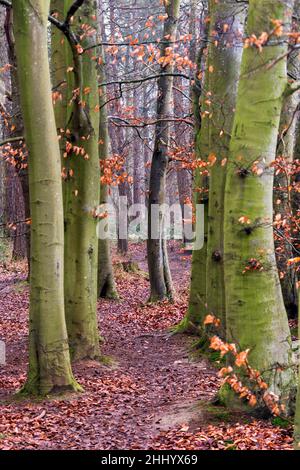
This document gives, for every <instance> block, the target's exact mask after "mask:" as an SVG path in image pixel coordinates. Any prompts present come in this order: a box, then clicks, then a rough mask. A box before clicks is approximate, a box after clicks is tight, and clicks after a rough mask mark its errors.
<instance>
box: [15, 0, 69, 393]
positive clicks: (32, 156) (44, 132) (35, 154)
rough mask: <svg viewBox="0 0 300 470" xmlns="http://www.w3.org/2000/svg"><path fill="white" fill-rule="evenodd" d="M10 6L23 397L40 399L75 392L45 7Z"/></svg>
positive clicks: (38, 0) (19, 2)
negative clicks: (22, 196) (23, 181)
mask: <svg viewBox="0 0 300 470" xmlns="http://www.w3.org/2000/svg"><path fill="white" fill-rule="evenodd" d="M12 5H13V12H14V16H13V22H14V24H13V28H14V35H15V41H16V56H17V64H18V76H19V90H20V97H21V105H22V111H23V119H24V127H25V135H26V143H27V147H28V150H29V185H30V208H31V216H32V226H31V240H32V255H31V274H30V326H29V328H30V332H29V342H30V344H29V373H28V378H27V382H26V384H25V386H24V389H23V391H24V392H27V393H32V394H42V395H46V394H49V393H54V392H59V391H64V390H77V389H78V385H77V384H76V382H75V380H74V378H73V375H72V371H71V365H70V354H69V347H68V338H67V330H66V324H65V316H64V292H63V269H64V262H63V202H62V190H61V170H60V154H59V146H58V142H57V136H56V130H55V119H54V112H53V106H52V100H51V84H50V71H49V62H48V44H47V17H48V13H49V1H47V0H13V2H12Z"/></svg>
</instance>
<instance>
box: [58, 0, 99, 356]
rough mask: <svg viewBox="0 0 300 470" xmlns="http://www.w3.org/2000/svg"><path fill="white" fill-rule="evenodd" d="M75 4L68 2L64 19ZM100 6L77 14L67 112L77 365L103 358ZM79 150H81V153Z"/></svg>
mask: <svg viewBox="0 0 300 470" xmlns="http://www.w3.org/2000/svg"><path fill="white" fill-rule="evenodd" d="M72 4H73V1H71V0H68V1H66V2H65V16H66V14H67V11H68V10H69V8H70V6H71V5H72ZM95 18H96V2H94V1H93V0H87V1H85V2H84V4H83V5H82V6H81V8H80V9H79V10H78V11H77V12H76V14H75V15H74V18H73V22H72V32H73V33H74V34H75V35H76V37H77V38H79V36H80V35H81V40H80V44H79V43H77V44H71V46H70V45H69V47H68V50H67V56H68V58H67V65H68V67H72V69H73V70H72V72H70V73H68V74H67V80H68V93H69V95H68V98H67V99H68V102H70V101H71V103H72V105H71V106H70V107H68V116H67V125H66V127H67V129H69V131H70V132H69V135H67V141H68V146H69V150H68V152H67V155H65V156H66V158H65V165H64V167H65V170H64V183H63V186H64V209H65V309H66V320H67V328H68V335H69V343H70V350H71V355H72V359H73V360H79V359H88V358H89V359H97V358H100V349H99V340H100V338H99V332H98V324H97V270H98V239H97V234H96V224H97V218H96V217H95V215H96V209H97V207H98V205H99V198H100V165H99V153H98V152H99V149H98V140H99V107H98V105H99V96H98V81H97V69H96V61H95V60H93V56H96V53H95V50H94V49H90V50H87V51H84V49H85V48H86V47H89V46H91V45H94V44H95V43H96V21H95ZM78 149H79V150H78Z"/></svg>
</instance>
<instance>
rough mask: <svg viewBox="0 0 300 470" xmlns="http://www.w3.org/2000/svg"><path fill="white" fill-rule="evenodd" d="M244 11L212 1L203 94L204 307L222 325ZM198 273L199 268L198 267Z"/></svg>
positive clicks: (227, 1) (229, 1)
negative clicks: (228, 184) (207, 162)
mask: <svg viewBox="0 0 300 470" xmlns="http://www.w3.org/2000/svg"><path fill="white" fill-rule="evenodd" d="M246 13H247V7H246V6H244V8H241V6H240V5H237V3H236V1H235V0H221V1H219V2H218V3H215V2H214V1H212V2H211V13H210V15H211V28H212V29H211V35H212V39H213V41H212V43H211V45H210V47H209V53H208V54H209V56H208V60H209V67H210V68H209V70H208V87H207V86H206V87H205V90H204V99H205V100H206V101H207V105H208V106H207V110H208V112H209V114H206V115H205V116H203V119H205V120H208V126H209V130H208V133H209V149H208V150H209V155H210V158H211V167H210V169H209V172H210V178H209V196H208V206H209V208H208V239H207V261H206V305H207V309H208V310H209V311H210V312H213V313H214V314H215V315H216V316H217V317H218V318H220V319H221V321H222V325H223V328H225V327H226V326H225V323H226V312H225V280H224V226H223V220H224V191H225V178H226V170H227V164H226V159H227V157H228V149H229V144H230V136H231V130H232V123H233V117H234V109H235V103H236V92H237V84H238V80H239V74H240V65H241V58H242V50H243V48H242V46H243V42H242V37H243V29H244V22H245V16H246ZM198 269H201V266H199V267H198Z"/></svg>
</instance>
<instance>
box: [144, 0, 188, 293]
mask: <svg viewBox="0 0 300 470" xmlns="http://www.w3.org/2000/svg"><path fill="white" fill-rule="evenodd" d="M164 4H165V9H166V15H167V18H166V19H165V23H164V29H163V40H162V41H161V47H160V56H161V58H165V59H166V62H165V63H164V62H162V65H161V71H160V72H161V73H160V77H159V79H158V84H157V85H158V92H157V124H156V127H155V141H154V151H153V156H152V163H151V172H150V183H149V212H148V239H147V256H148V267H149V278H150V286H151V294H150V300H151V301H157V300H162V299H164V298H166V297H169V298H172V297H173V285H172V278H171V272H170V268H169V261H168V252H167V243H166V240H165V239H164V237H163V227H164V217H163V214H159V216H158V220H157V221H156V220H154V216H153V213H154V210H153V207H154V205H156V206H157V205H161V204H164V203H165V199H166V173H167V167H168V144H169V138H170V126H169V123H168V122H167V119H168V118H170V116H171V115H172V113H171V109H172V95H173V93H172V87H173V77H172V76H171V75H170V74H172V72H173V68H174V66H173V65H172V64H173V61H172V51H173V45H172V44H173V42H174V41H175V38H176V30H177V23H178V17H179V8H180V0H170V1H168V2H164ZM168 55H169V57H167V56H168ZM169 59H171V60H169ZM154 225H156V226H157V232H158V233H155V234H152V229H153V226H154Z"/></svg>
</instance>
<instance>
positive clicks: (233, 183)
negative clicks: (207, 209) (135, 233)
mask: <svg viewBox="0 0 300 470" xmlns="http://www.w3.org/2000/svg"><path fill="white" fill-rule="evenodd" d="M292 7H293V2H292V1H289V0H286V1H279V0H265V1H263V2H262V1H261V0H250V2H249V15H248V25H247V36H248V37H250V36H251V35H252V34H255V35H256V36H257V37H260V35H261V34H262V32H267V33H270V32H271V31H272V30H273V29H274V24H273V23H272V21H275V20H280V21H283V24H284V25H285V27H287V29H288V28H289V27H290V26H289V25H290V23H291V14H292ZM282 39H283V37H281V36H275V37H273V38H272V41H270V42H267V43H266V44H264V45H263V47H262V49H261V50H260V49H259V48H258V47H256V46H255V45H253V46H251V45H249V47H247V48H245V49H244V51H243V59H242V66H241V76H240V82H239V88H238V97H237V106H236V112H235V118H234V124H233V131H232V138H231V144H230V152H229V156H230V159H229V164H228V168H227V179H226V189H225V221H224V233H225V243H224V251H225V279H226V323H227V336H228V340H229V341H234V342H236V343H238V344H239V346H240V347H241V348H242V349H243V350H245V349H247V348H250V355H249V362H250V364H251V366H252V367H254V368H255V369H258V370H259V371H261V372H263V374H264V377H265V380H266V382H267V383H268V384H269V386H270V390H272V391H273V392H275V393H276V394H277V395H279V396H280V397H281V398H282V399H283V400H285V399H286V400H287V399H288V397H289V393H290V390H291V387H294V386H295V374H294V371H293V369H292V368H291V365H292V350H291V337H290V330H289V325H288V321H287V315H286V311H285V307H284V303H283V298H282V293H281V288H280V282H279V277H278V272H277V267H276V261H275V254H274V241H273V230H272V220H273V206H272V196H273V169H272V167H271V162H272V161H273V160H274V158H275V154H276V143H277V135H278V128H279V120H280V114H281V109H282V103H283V97H284V95H285V92H286V89H287V68H286V65H287V64H286V60H285V59H282V60H280V61H277V62H276V59H277V58H278V57H281V56H284V55H285V54H286V52H287V45H286V42H285V41H283V40H282ZM273 62H274V65H273ZM269 64H272V67H268V65H269ZM254 162H256V163H254Z"/></svg>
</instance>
